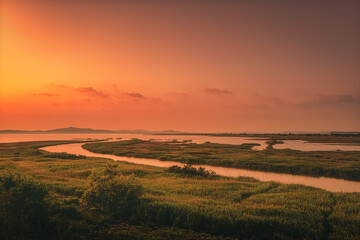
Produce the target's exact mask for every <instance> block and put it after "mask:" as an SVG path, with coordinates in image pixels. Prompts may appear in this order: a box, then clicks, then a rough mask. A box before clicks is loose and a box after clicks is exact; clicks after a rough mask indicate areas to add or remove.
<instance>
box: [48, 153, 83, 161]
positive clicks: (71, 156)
mask: <svg viewBox="0 0 360 240" xmlns="http://www.w3.org/2000/svg"><path fill="white" fill-rule="evenodd" d="M44 157H48V158H61V159H72V160H77V159H85V158H86V156H85V155H81V154H71V153H66V152H60V153H49V154H46V155H45V156H44Z"/></svg>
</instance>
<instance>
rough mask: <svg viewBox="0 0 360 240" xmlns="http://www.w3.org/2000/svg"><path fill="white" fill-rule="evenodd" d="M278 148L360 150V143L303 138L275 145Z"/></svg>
mask: <svg viewBox="0 0 360 240" xmlns="http://www.w3.org/2000/svg"><path fill="white" fill-rule="evenodd" d="M274 148H276V149H286V148H290V149H295V150H300V151H360V145H350V144H344V145H339V144H331V143H310V142H306V141H302V140H285V141H284V144H276V145H274Z"/></svg>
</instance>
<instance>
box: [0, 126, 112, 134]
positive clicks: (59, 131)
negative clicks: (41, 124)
mask: <svg viewBox="0 0 360 240" xmlns="http://www.w3.org/2000/svg"><path fill="white" fill-rule="evenodd" d="M26 133H28V134H50V133H53V134H54V133H55V134H56V133H57V134H68V133H73V134H74V133H75V134H76V133H83V134H84V133H85V134H87V133H117V132H115V131H110V130H103V129H91V128H76V127H68V128H58V129H51V130H44V131H42V130H35V131H26V130H0V134H26Z"/></svg>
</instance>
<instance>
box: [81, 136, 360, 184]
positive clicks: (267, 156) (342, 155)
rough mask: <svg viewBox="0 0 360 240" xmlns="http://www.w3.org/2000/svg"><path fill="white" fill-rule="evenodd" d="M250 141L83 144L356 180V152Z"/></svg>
mask: <svg viewBox="0 0 360 240" xmlns="http://www.w3.org/2000/svg"><path fill="white" fill-rule="evenodd" d="M252 145H253V144H243V145H229V144H217V143H204V144H194V143H190V144H185V143H172V142H151V141H143V140H128V141H119V142H99V143H88V144H85V145H84V148H85V149H87V150H89V151H92V152H96V153H106V154H114V155H118V156H128V157H141V158H154V159H159V160H168V161H178V162H182V163H188V164H207V165H213V166H223V167H233V168H245V169H254V170H264V171H271V172H281V173H291V174H299V175H310V176H326V177H335V178H343V179H349V180H357V181H360V152H356V151H354V152H345V151H331V152H330V151H328V152H324V151H319V152H302V151H297V150H290V149H283V150H281V149H267V150H262V151H253V150H251V146H252Z"/></svg>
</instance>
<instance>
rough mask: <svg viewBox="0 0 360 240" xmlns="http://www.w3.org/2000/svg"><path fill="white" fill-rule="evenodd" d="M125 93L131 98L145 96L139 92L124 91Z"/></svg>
mask: <svg viewBox="0 0 360 240" xmlns="http://www.w3.org/2000/svg"><path fill="white" fill-rule="evenodd" d="M125 94H126V95H128V96H130V97H133V98H143V99H145V98H147V97H145V96H144V95H142V94H141V93H125Z"/></svg>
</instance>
